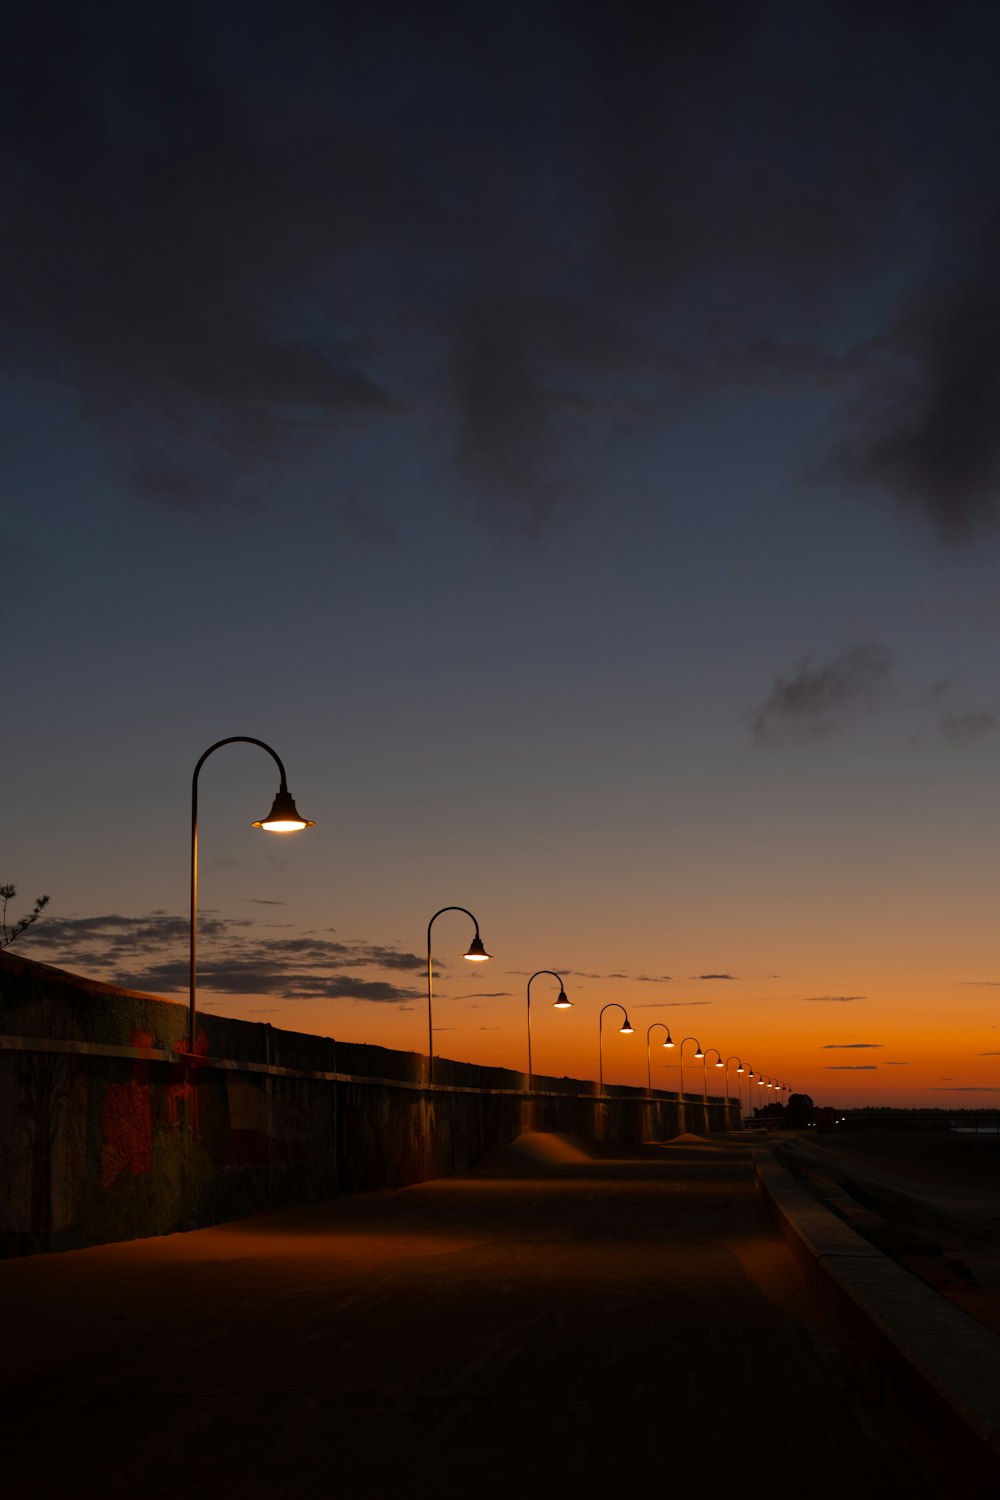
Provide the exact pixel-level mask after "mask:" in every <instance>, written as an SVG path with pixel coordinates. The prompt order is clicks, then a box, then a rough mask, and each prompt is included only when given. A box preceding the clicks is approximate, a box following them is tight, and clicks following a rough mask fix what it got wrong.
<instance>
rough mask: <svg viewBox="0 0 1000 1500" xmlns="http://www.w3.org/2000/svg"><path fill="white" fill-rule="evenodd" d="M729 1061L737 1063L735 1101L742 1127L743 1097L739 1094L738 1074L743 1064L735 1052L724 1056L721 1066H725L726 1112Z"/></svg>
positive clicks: (727, 1104)
mask: <svg viewBox="0 0 1000 1500" xmlns="http://www.w3.org/2000/svg"><path fill="white" fill-rule="evenodd" d="M731 1062H735V1063H737V1064H738V1066H737V1069H736V1102H737V1104H738V1105H739V1110H740V1126H741V1128H742V1125H743V1098H742V1095H741V1094H740V1074H741V1073H742V1072H743V1064H742V1062H740V1059H739V1058H738V1057H737V1056H736V1053H735V1052H731V1053H730V1054H729V1056H728V1057H727V1058H726V1061H725V1063H724V1064H723V1066H724V1067H725V1070H726V1109H727V1112H728V1108H729V1064H730V1063H731Z"/></svg>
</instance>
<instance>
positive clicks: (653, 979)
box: [635, 974, 672, 984]
mask: <svg viewBox="0 0 1000 1500" xmlns="http://www.w3.org/2000/svg"><path fill="white" fill-rule="evenodd" d="M635 978H636V980H637V982H638V983H639V984H670V983H672V980H671V978H670V975H669V974H636V976H635Z"/></svg>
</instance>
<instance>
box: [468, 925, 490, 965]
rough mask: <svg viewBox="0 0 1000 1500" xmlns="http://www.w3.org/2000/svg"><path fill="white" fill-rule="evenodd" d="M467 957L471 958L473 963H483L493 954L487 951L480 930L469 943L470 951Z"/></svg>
mask: <svg viewBox="0 0 1000 1500" xmlns="http://www.w3.org/2000/svg"><path fill="white" fill-rule="evenodd" d="M465 957H466V958H471V960H472V962H473V963H482V962H483V960H484V959H487V958H491V957H492V954H490V953H487V951H486V949H485V948H484V947H483V940H482V938H481V937H480V936H479V933H478V932H477V933H476V935H475V937H474V938H473V939H472V942H471V943H470V944H469V951H468V953H467V954H466V955H465Z"/></svg>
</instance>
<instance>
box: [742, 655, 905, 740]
mask: <svg viewBox="0 0 1000 1500" xmlns="http://www.w3.org/2000/svg"><path fill="white" fill-rule="evenodd" d="M891 683H892V664H891V660H890V657H889V653H888V651H886V649H885V647H884V646H880V645H878V644H876V643H875V642H871V641H869V642H866V643H864V644H861V645H857V646H847V647H845V649H844V650H843V651H840V652H838V653H837V655H835V656H832V657H830V658H828V659H827V660H826V661H823V662H817V661H815V660H814V658H813V657H811V656H805V657H803V658H802V660H801V661H799V662H798V663H797V664H796V665H795V666H794V667H793V668H791V670H790V671H788V672H784V673H782V674H781V675H780V676H778V677H776V678H775V681H774V684H773V686H772V688H771V691H770V692H769V694H768V695H767V697H766V698H765V699H764V701H763V702H762V703H761V704H760V705H759V706H758V707H757V708H756V709H755V710H754V713H753V718H752V721H751V723H752V729H753V734H754V738H755V739H757V740H758V741H759V742H760V743H762V744H782V743H797V742H802V741H807V740H815V739H825V738H826V737H827V736H829V735H832V734H836V733H837V732H838V731H839V730H841V729H843V728H845V727H846V726H847V725H848V724H850V723H851V722H852V721H853V720H855V719H856V718H858V717H860V716H861V715H863V714H865V713H870V712H871V711H872V710H874V709H876V708H878V707H880V706H881V704H882V703H883V702H884V701H885V699H886V698H887V697H888V694H889V692H890V689H891Z"/></svg>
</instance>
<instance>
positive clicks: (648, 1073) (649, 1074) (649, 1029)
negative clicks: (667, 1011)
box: [646, 1021, 674, 1097]
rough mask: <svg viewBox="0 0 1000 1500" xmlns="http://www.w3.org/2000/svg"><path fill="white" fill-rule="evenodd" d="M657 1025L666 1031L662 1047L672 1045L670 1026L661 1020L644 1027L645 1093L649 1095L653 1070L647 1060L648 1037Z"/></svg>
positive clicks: (651, 1087) (651, 1088)
mask: <svg viewBox="0 0 1000 1500" xmlns="http://www.w3.org/2000/svg"><path fill="white" fill-rule="evenodd" d="M658 1026H660V1027H662V1028H663V1030H664V1031H665V1032H666V1033H667V1039H666V1041H665V1042H664V1043H663V1045H664V1047H672V1046H673V1045H674V1042H673V1038H672V1036H671V1035H670V1027H669V1026H666V1025H664V1023H663V1022H662V1021H654V1022H653V1024H652V1026H648V1027H647V1028H646V1093H647V1094H648V1095H649V1096H650V1097H652V1093H653V1072H652V1064H651V1063H650V1060H649V1039H650V1037H651V1036H652V1035H653V1032H654V1031H655V1030H656V1028H657V1027H658Z"/></svg>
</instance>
